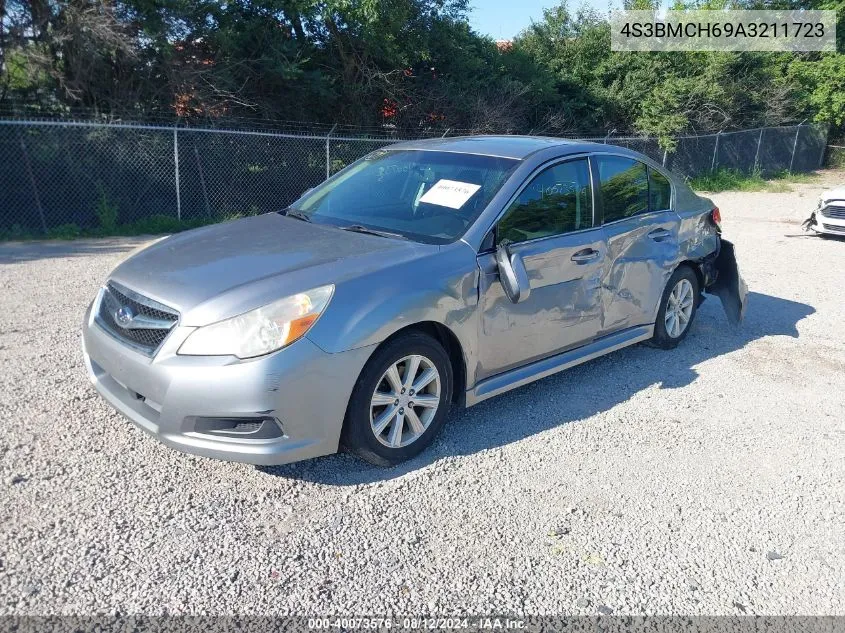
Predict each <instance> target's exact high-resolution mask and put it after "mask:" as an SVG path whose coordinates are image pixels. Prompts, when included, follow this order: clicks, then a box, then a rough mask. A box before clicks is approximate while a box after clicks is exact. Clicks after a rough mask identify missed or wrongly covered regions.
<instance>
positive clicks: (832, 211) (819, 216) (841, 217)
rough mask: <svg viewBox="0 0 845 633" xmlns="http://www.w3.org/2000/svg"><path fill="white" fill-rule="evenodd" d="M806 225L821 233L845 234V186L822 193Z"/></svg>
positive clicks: (807, 227)
mask: <svg viewBox="0 0 845 633" xmlns="http://www.w3.org/2000/svg"><path fill="white" fill-rule="evenodd" d="M804 227H805V228H806V229H809V230H811V231H815V232H816V233H819V234H821V235H841V236H845V187H837V188H836V189H831V190H829V191H825V192H824V193H822V195H821V196H819V202H818V204H817V205H816V209H815V211H813V213H811V214H810V217H809V218H807V220H806V221H805V222H804Z"/></svg>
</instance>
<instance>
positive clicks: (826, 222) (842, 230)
mask: <svg viewBox="0 0 845 633" xmlns="http://www.w3.org/2000/svg"><path fill="white" fill-rule="evenodd" d="M810 228H812V229H813V230H814V231H815V232H816V233H825V234H826V235H841V236H843V237H845V218H834V217H829V216H827V215H825V209H822V210H821V211H816V213H815V224H812V225H811V227H810Z"/></svg>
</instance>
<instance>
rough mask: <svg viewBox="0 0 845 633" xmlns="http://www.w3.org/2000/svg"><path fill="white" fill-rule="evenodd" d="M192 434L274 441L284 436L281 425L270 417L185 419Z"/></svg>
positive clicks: (200, 417) (199, 417) (198, 417)
mask: <svg viewBox="0 0 845 633" xmlns="http://www.w3.org/2000/svg"><path fill="white" fill-rule="evenodd" d="M186 422H187V423H188V427H189V428H192V429H193V433H195V434H197V435H203V436H206V437H213V438H221V439H222V438H226V439H238V440H276V439H280V438H282V437H284V436H285V432H284V429H283V428H282V423H281V422H279V420H277V419H276V418H274V417H272V416H266V415H265V416H256V417H230V418H211V417H204V416H196V417H190V418H187V419H186Z"/></svg>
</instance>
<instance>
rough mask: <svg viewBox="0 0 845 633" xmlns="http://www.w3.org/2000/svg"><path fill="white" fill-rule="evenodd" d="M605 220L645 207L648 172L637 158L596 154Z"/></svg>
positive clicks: (616, 218)
mask: <svg viewBox="0 0 845 633" xmlns="http://www.w3.org/2000/svg"><path fill="white" fill-rule="evenodd" d="M596 159H597V163H598V168H599V181H600V186H601V198H602V204H603V206H604V222H605V224H606V223H608V222H614V221H616V220H621V219H623V218H629V217H631V216H632V215H636V214H638V213H642V212H643V211H646V210H647V209H648V172H647V171H646V166H645V165H644V164H643V163H641V162H639V161H636V160H633V159H630V158H623V157H621V156H597V157H596Z"/></svg>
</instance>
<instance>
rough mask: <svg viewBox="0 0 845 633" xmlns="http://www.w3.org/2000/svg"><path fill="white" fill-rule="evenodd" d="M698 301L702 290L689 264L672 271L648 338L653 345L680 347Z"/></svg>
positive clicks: (663, 347) (662, 347) (693, 316)
mask: <svg viewBox="0 0 845 633" xmlns="http://www.w3.org/2000/svg"><path fill="white" fill-rule="evenodd" d="M699 303H701V290H700V288H699V287H698V277H696V275H695V272H693V270H692V269H691V268H690V267H689V266H681V267H679V268H678V269H676V270H675V272H674V273H672V276H671V277H670V278H669V282H668V283H667V284H666V288H665V289H664V291H663V297H662V298H661V300H660V309H659V310H658V311H657V320H656V321H655V323H654V336H653V337H652V338H651V340H650V341H649V342H650V343H651V345H653V346H654V347H659V348H660V349H674V348H675V347H677V346H678V344H679V343H680V342H681V341H683V340H684V339H685V338H686V336H687V334H688V333H689V331H690V328H691V327H692V322H693V320H694V319H695V313H696V311H697V310H698V305H699Z"/></svg>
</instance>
